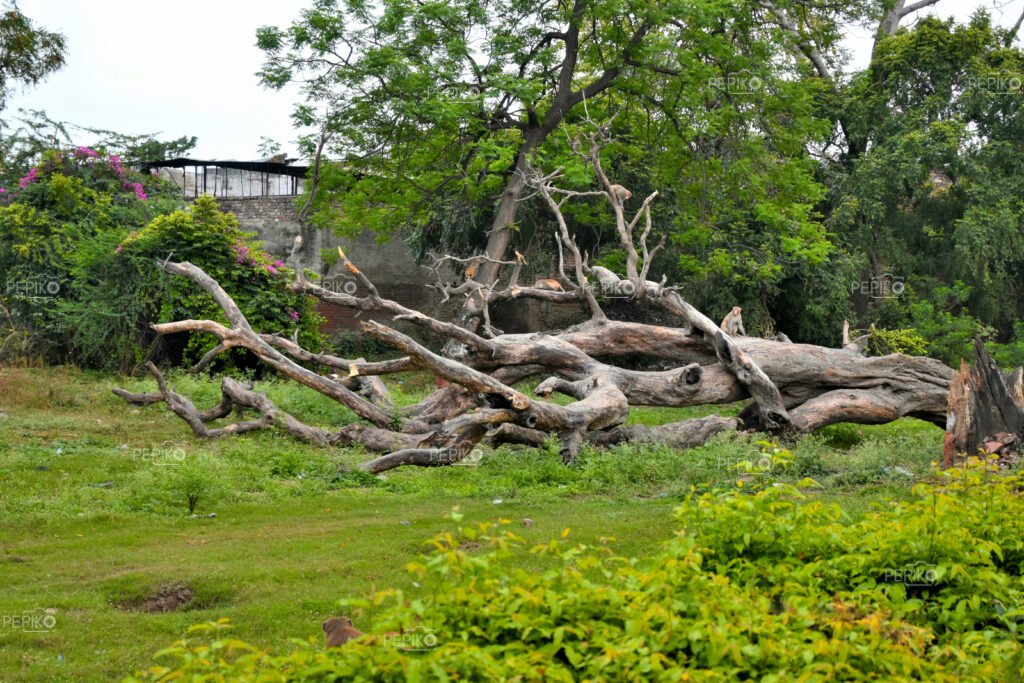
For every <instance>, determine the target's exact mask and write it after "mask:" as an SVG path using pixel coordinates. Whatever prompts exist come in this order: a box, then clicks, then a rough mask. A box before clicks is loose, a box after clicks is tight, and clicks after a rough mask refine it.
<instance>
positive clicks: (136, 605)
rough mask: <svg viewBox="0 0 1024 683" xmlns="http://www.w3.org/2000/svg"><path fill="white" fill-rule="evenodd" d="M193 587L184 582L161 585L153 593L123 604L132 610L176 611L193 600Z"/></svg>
mask: <svg viewBox="0 0 1024 683" xmlns="http://www.w3.org/2000/svg"><path fill="white" fill-rule="evenodd" d="M192 598H193V594H192V589H191V588H189V587H188V586H187V585H185V584H183V583H173V584H167V585H164V586H161V587H159V588H157V589H156V591H154V592H153V594H152V595H150V596H148V597H145V598H142V599H139V600H133V601H131V602H128V603H125V604H124V605H122V608H123V609H126V610H129V611H132V612H174V611H176V610H179V609H183V608H185V607H188V605H189V603H191V602H192Z"/></svg>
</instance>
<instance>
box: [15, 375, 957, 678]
mask: <svg viewBox="0 0 1024 683" xmlns="http://www.w3.org/2000/svg"><path fill="white" fill-rule="evenodd" d="M170 381H171V385H172V386H173V387H174V388H175V389H176V390H177V391H179V392H181V393H184V394H186V395H188V396H190V397H191V398H193V400H195V401H196V403H197V404H198V405H200V406H201V407H206V406H208V405H211V404H212V403H214V402H215V401H216V400H217V398H218V397H219V390H218V387H217V383H216V382H213V381H211V380H207V379H201V378H194V377H190V376H187V375H172V376H171V377H170ZM389 381H390V383H391V384H392V388H393V389H394V390H395V392H396V395H397V396H398V398H399V401H400V402H401V403H410V402H413V401H415V400H418V398H420V397H422V396H423V395H424V394H425V392H427V391H428V390H429V388H430V386H431V383H432V382H431V379H430V378H426V377H423V376H417V375H413V374H410V375H404V376H401V377H397V378H394V379H392V380H389ZM115 386H126V387H128V388H133V389H136V390H143V389H145V390H152V388H153V383H152V382H150V381H149V380H146V379H130V378H121V379H119V378H114V377H110V376H103V375H94V374H90V373H83V372H78V371H74V370H68V369H45V370H42V369H2V368H0V618H2V621H0V681H4V682H7V681H92V680H117V679H118V678H120V677H121V676H123V675H125V674H127V673H129V672H131V671H133V670H136V669H139V668H142V667H145V666H148V665H149V664H150V663H151V662H152V654H153V653H154V652H156V651H157V650H159V649H161V648H162V647H164V646H166V645H168V644H170V643H171V642H172V641H173V640H175V638H177V637H179V636H180V635H182V634H183V633H184V631H185V629H186V628H187V627H188V626H189V625H191V624H195V623H199V622H204V621H210V620H214V619H217V618H220V617H229V618H230V619H231V621H232V622H233V624H234V626H235V630H234V633H235V634H236V635H237V636H238V637H240V638H242V639H244V640H247V641H249V642H252V643H256V644H260V645H262V646H265V647H269V648H275V649H284V648H285V647H287V639H288V638H289V637H299V638H314V639H316V640H317V641H319V639H320V638H321V633H320V623H321V621H323V620H324V619H325V618H326V617H328V616H331V615H333V614H335V613H337V608H336V607H335V606H334V603H335V601H336V600H337V599H339V598H343V597H357V596H364V595H366V594H367V593H369V592H370V591H372V590H373V589H374V588H382V587H385V586H388V587H392V586H393V587H401V588H402V589H403V590H406V591H409V592H410V594H412V595H422V596H429V595H430V590H431V587H430V586H428V585H424V586H416V585H414V584H413V582H412V580H411V578H410V577H409V575H408V574H407V573H406V571H405V569H404V565H405V564H406V562H408V561H410V560H412V559H414V558H416V557H417V556H418V555H419V554H421V553H422V552H424V551H425V546H424V542H425V541H427V540H429V539H430V538H431V537H433V536H434V535H436V534H437V533H439V532H442V531H445V530H449V529H451V528H452V527H453V526H454V525H453V523H452V522H451V521H450V520H449V519H447V518H446V514H447V513H448V512H449V511H450V510H451V509H452V507H453V506H456V505H458V506H460V508H461V511H462V512H463V513H464V514H465V519H464V521H463V522H462V523H463V524H466V523H471V522H482V521H493V520H497V519H500V518H506V519H509V520H511V522H512V524H513V525H516V526H517V527H518V529H519V531H520V533H521V534H522V535H523V536H524V537H526V538H527V539H529V540H531V541H533V540H536V541H537V542H542V541H545V540H547V539H550V538H552V537H555V536H557V535H559V534H560V533H561V532H562V530H563V529H565V528H567V527H568V528H570V529H571V530H572V531H571V534H572V535H571V537H572V538H575V539H577V540H578V541H580V542H586V543H602V542H604V543H611V544H613V545H614V547H615V549H616V550H617V552H618V553H621V554H625V555H639V556H642V555H646V554H649V553H650V552H651V551H652V550H653V549H654V548H656V547H657V545H658V544H659V543H660V542H662V541H664V540H666V539H668V538H670V537H671V535H672V533H673V530H674V529H675V528H676V524H675V520H674V517H673V508H674V507H675V506H676V505H678V503H679V501H680V500H681V498H682V496H684V495H685V494H686V493H687V492H688V491H690V490H691V488H692V487H697V488H698V489H701V488H706V487H720V486H732V485H734V482H735V480H736V478H737V473H736V470H735V464H736V463H737V462H740V461H742V460H751V459H754V458H756V456H757V455H758V454H759V446H758V445H757V441H758V438H757V437H756V436H743V437H733V438H727V439H719V440H715V441H713V442H711V443H709V444H707V445H705V446H704V447H702V448H698V449H694V450H691V451H688V452H676V451H672V450H671V449H666V448H662V447H659V446H654V445H640V446H634V445H631V446H622V447H617V448H615V449H611V450H609V451H606V452H597V451H592V450H587V449H584V451H583V453H582V457H581V462H580V464H579V465H578V466H576V467H573V468H566V467H564V466H562V465H561V463H560V461H559V459H558V456H557V449H551V450H547V449H524V448H513V447H508V446H506V447H502V448H499V449H496V450H487V449H485V457H484V459H483V461H482V462H481V463H480V464H479V465H477V466H472V467H468V466H467V467H462V466H460V467H452V468H441V469H419V468H416V469H403V470H397V471H393V472H389V473H387V474H386V475H385V476H383V477H372V476H369V475H363V474H345V473H344V471H339V468H340V467H342V466H344V465H350V464H352V463H355V462H358V461H361V460H364V459H367V458H369V457H371V456H370V454H368V453H365V452H362V451H360V450H359V449H341V450H337V451H330V452H327V451H323V450H319V449H315V448H312V447H309V446H305V445H302V444H297V443H295V442H294V441H292V440H290V439H288V438H286V437H284V436H282V435H280V434H276V433H272V432H259V433H253V434H248V435H243V436H240V437H234V438H227V439H221V440H216V441H207V442H201V441H199V440H197V439H196V438H194V437H193V436H192V433H191V431H190V430H189V429H188V428H187V426H186V425H185V424H184V423H183V422H182V421H180V420H179V419H178V418H176V417H174V416H173V415H171V414H170V413H169V412H168V411H167V410H166V408H165V407H164V406H163V405H162V404H160V405H155V406H149V407H146V408H133V407H131V406H128V405H126V404H125V403H123V402H122V401H121V400H120V399H118V398H116V397H114V396H113V395H112V394H111V393H110V389H111V388H113V387H115ZM257 389H259V390H261V391H265V392H267V393H268V395H270V396H271V398H272V399H273V400H274V401H275V402H277V404H278V405H279V406H280V407H282V408H283V409H284V410H287V411H289V412H292V413H293V414H295V415H296V416H298V417H300V418H301V419H305V420H307V421H309V422H313V423H316V424H319V425H323V426H337V425H341V424H343V423H345V422H348V421H350V420H351V419H352V415H351V413H349V412H348V411H347V410H345V409H344V408H341V407H339V406H337V405H336V404H334V403H333V402H331V401H329V400H327V399H325V398H324V397H322V396H320V395H318V394H316V393H315V392H312V391H310V390H307V389H305V388H302V387H297V386H291V385H285V384H282V383H278V382H260V383H258V385H257ZM737 409H738V406H729V407H727V408H726V410H731V411H735V410H737ZM709 412H713V411H712V410H710V409H708V408H706V407H705V408H700V409H694V410H683V409H638V410H634V412H633V415H632V416H631V418H630V419H631V420H632V421H636V422H643V423H648V424H658V423H664V422H668V421H673V420H678V419H682V418H684V417H688V416H695V415H701V414H707V413H709ZM784 445H785V446H786V447H787V448H789V449H790V450H791V451H792V453H793V455H794V462H793V465H792V466H790V467H789V468H788V469H787V470H786V471H785V472H784V473H781V474H779V475H778V476H779V478H781V479H785V480H796V479H800V478H803V477H808V476H809V477H812V478H814V479H815V480H816V481H818V482H819V483H820V484H821V487H820V488H819V489H817V491H816V493H815V495H819V496H821V497H822V498H825V499H829V500H836V501H839V502H840V503H841V504H842V506H843V508H844V509H845V510H846V511H847V512H848V513H849V514H850V515H853V516H856V515H858V514H860V513H861V512H863V511H865V510H867V509H869V506H870V505H872V504H874V503H882V504H884V503H885V501H888V500H893V499H899V498H905V497H907V496H908V494H909V491H910V488H911V487H912V486H913V484H914V483H916V482H917V481H919V480H921V479H923V478H925V477H928V476H929V471H930V467H929V466H930V462H931V461H932V460H935V459H937V458H938V457H939V455H940V453H941V445H942V431H941V430H939V429H938V428H935V427H933V426H931V425H927V424H925V423H922V422H919V421H916V420H901V421H900V422H898V423H894V424H891V425H884V426H879V427H862V426H854V425H837V426H834V427H831V428H828V429H825V430H822V431H821V432H820V433H819V434H815V435H812V436H807V437H803V438H801V439H799V440H796V441H794V442H792V443H786V444H784ZM190 494H191V495H193V496H194V497H195V510H194V511H195V513H196V514H197V515H201V516H198V517H191V516H190V515H189V513H188V498H189V495H190ZM212 513H215V514H216V517H213V518H211V517H206V516H205V515H209V514H212ZM524 519H529V520H533V523H532V524H530V525H529V526H525V525H523V520H524ZM609 538H612V539H614V540H609ZM509 561H514V562H521V563H524V565H526V566H530V563H540V562H542V561H543V560H540V559H538V558H537V556H535V555H523V556H522V557H515V558H513V559H510V560H509ZM182 591H185V592H186V593H187V595H188V599H189V601H188V602H187V604H185V605H184V606H183V607H181V608H180V609H177V610H174V611H167V612H158V611H157V612H152V611H146V609H152V607H153V603H154V600H155V599H156V598H158V597H160V596H166V595H170V594H180V593H181V592H182ZM40 610H50V611H49V612H45V614H47V616H49V617H52V623H53V625H52V628H45V627H44V628H40V629H32V628H28V629H26V628H24V624H25V620H24V618H23V616H24V615H25V614H33V615H39V614H44V612H42V611H40ZM350 616H352V617H353V618H354V620H355V622H356V625H357V626H358V627H360V628H362V629H363V630H372V628H373V616H374V615H373V613H372V612H365V613H361V614H352V615H350Z"/></svg>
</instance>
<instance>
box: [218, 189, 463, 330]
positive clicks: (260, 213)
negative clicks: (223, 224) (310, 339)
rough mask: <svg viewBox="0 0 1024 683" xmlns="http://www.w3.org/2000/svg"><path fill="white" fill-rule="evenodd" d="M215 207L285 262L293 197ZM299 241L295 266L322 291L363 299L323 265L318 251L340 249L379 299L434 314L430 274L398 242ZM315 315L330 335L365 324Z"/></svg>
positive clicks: (323, 236) (233, 200)
mask: <svg viewBox="0 0 1024 683" xmlns="http://www.w3.org/2000/svg"><path fill="white" fill-rule="evenodd" d="M217 204H218V205H219V206H220V208H221V210H223V211H230V212H231V213H233V214H235V216H236V217H237V218H238V222H239V225H240V226H241V227H242V229H243V230H246V231H248V232H255V233H256V234H257V235H258V236H259V239H260V240H262V241H263V243H264V246H265V248H266V250H267V251H268V252H269V253H271V254H273V255H274V256H277V257H278V258H280V259H282V260H286V259H287V258H288V256H289V254H290V253H291V249H292V245H293V244H294V242H295V237H296V235H299V234H301V233H302V225H301V224H300V223H299V220H298V210H297V209H296V206H295V197H294V196H280V197H245V198H242V197H218V198H217ZM302 237H303V247H302V249H301V251H300V252H299V258H300V261H301V263H302V265H303V267H305V268H308V269H309V270H312V271H314V272H316V273H318V274H319V275H320V277H321V285H322V286H324V287H326V288H328V289H331V290H333V291H338V292H345V293H348V294H354V295H356V296H362V295H364V294H365V290H364V288H362V287H361V286H359V284H358V283H357V282H356V280H355V278H353V277H352V276H351V275H350V274H349V273H348V272H347V271H346V270H345V269H344V268H342V267H341V266H339V265H334V266H329V265H328V264H327V263H325V262H324V259H323V257H322V252H323V251H324V250H329V251H331V252H336V250H337V248H338V247H339V246H340V247H341V248H342V249H344V250H345V254H346V255H347V256H348V257H349V258H350V259H351V260H352V262H353V263H355V264H356V265H357V266H358V267H359V269H360V270H362V271H363V272H364V273H366V276H367V277H369V278H370V280H371V281H372V282H373V283H374V285H376V287H377V290H378V291H379V292H380V293H381V295H383V296H385V297H387V298H389V299H394V300H395V301H397V302H398V303H400V304H402V305H403V306H408V307H409V308H415V309H417V310H422V311H424V312H427V313H431V312H432V311H434V312H436V311H437V307H438V303H439V301H440V296H439V295H438V294H437V293H436V292H435V291H434V290H433V289H430V288H428V287H427V286H426V285H427V284H428V283H429V282H430V279H429V278H428V275H429V272H428V271H427V270H426V269H425V268H422V267H420V266H418V265H417V264H416V260H415V258H414V256H413V252H412V250H411V249H410V248H409V245H407V244H406V243H405V242H403V241H402V240H400V239H395V240H392V241H390V242H388V243H385V244H378V243H377V242H376V239H375V236H374V235H373V234H371V233H364V234H362V235H360V236H358V237H356V238H353V239H348V238H340V237H337V236H335V235H332V234H330V233H328V232H327V231H324V230H313V231H310V234H304V235H303V236H302ZM449 308H451V306H449ZM320 313H321V314H322V315H323V316H324V317H325V318H327V331H329V332H338V331H345V330H358V329H359V322H360V321H362V320H367V319H370V318H369V317H368V316H367V315H366V314H365V313H364V314H361V315H360V316H359V317H356V315H355V314H356V312H355V311H352V310H351V309H348V308H344V307H341V306H332V305H329V304H321V307H320ZM446 313H447V314H448V315H450V313H451V312H450V311H446Z"/></svg>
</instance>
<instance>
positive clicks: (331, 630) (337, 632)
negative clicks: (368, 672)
mask: <svg viewBox="0 0 1024 683" xmlns="http://www.w3.org/2000/svg"><path fill="white" fill-rule="evenodd" d="M323 629H324V636H326V638H327V647H340V646H342V645H344V644H345V643H347V642H348V641H350V640H355V639H356V638H358V637H359V636H361V635H363V632H362V631H360V630H359V629H357V628H355V627H354V626H352V620H351V619H349V618H348V617H331V618H330V619H328V620H327V621H325V622H324V623H323Z"/></svg>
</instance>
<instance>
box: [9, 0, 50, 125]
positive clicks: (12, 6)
mask: <svg viewBox="0 0 1024 683" xmlns="http://www.w3.org/2000/svg"><path fill="white" fill-rule="evenodd" d="M64 55H65V44H64V36H62V35H61V34H59V33H54V32H52V31H47V30H46V29H43V28H39V27H37V26H36V25H35V24H33V23H32V20H31V19H29V18H28V17H26V16H25V15H24V14H22V13H21V11H20V10H19V9H18V5H17V4H16V3H14V2H11V3H9V4H7V6H6V7H4V8H2V9H0V111H3V109H4V107H5V105H6V104H7V95H8V93H9V92H10V90H11V88H12V87H14V86H16V85H18V84H19V83H20V84H22V85H36V84H37V83H39V82H40V81H42V80H43V79H44V78H46V77H47V76H49V75H50V74H51V73H53V72H54V71H57V70H58V69H60V68H61V67H62V66H64Z"/></svg>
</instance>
